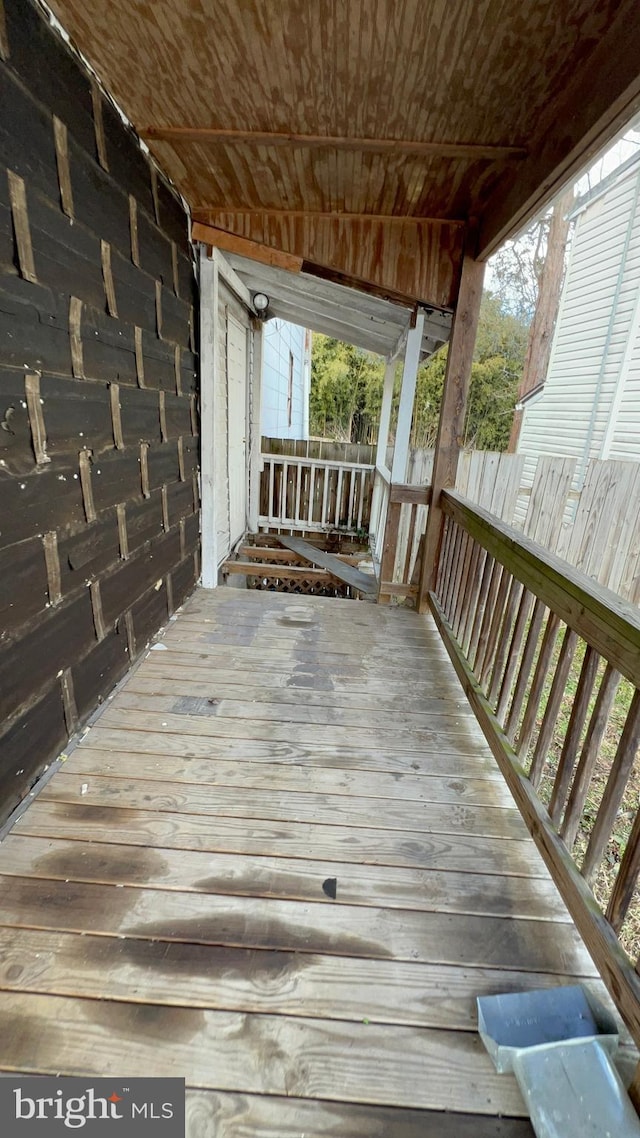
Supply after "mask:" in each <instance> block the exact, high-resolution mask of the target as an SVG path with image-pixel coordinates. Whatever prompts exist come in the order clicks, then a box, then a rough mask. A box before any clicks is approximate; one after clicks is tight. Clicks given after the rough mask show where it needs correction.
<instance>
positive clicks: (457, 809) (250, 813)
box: [42, 771, 522, 839]
mask: <svg viewBox="0 0 640 1138" xmlns="http://www.w3.org/2000/svg"><path fill="white" fill-rule="evenodd" d="M83 787H84V788H85V790H84V793H83V790H82V788H83ZM80 798H82V801H83V805H84V806H110V807H111V806H114V807H122V808H123V809H125V810H155V811H158V813H167V812H168V813H172V814H182V813H184V814H197V815H201V816H205V815H209V816H211V817H212V818H252V819H253V818H259V819H262V820H266V821H271V822H289V821H292V822H313V823H316V824H319V825H325V826H340V825H341V826H351V827H353V828H354V829H360V828H362V827H366V828H369V829H373V830H376V829H380V830H396V831H398V832H404V833H406V834H410V835H412V834H415V833H417V834H423V833H424V832H425V831H426V832H427V833H430V834H459V833H460V834H477V835H478V836H479V837H482V836H484V837H493V838H500V839H504V838H516V839H518V838H519V839H522V829H521V827H520V819H519V818H517V817H516V816H515V815H514V813H513V811H512V810H507V811H506V814H505V813H504V812H502V811H501V810H500V809H496V808H495V807H487V806H472V805H468V804H464V805H463V804H462V803H454V804H452V803H449V802H445V803H439V802H428V801H414V800H411V799H410V800H406V801H403V802H401V803H392V802H391V801H387V803H386V806H385V808H384V809H382V810H381V809H380V804H379V802H378V801H377V799H372V798H358V797H356V796H355V794H352V795H349V796H347V795H344V794H336V795H334V794H330V793H329V794H322V793H321V794H318V793H315V794H314V793H308V792H305V791H304V790H296V791H293V792H290V791H286V790H275V789H265V788H260V789H254V788H250V787H244V788H243V792H242V794H238V790H237V788H236V787H234V786H218V785H216V786H211V785H207V786H202V787H201V786H198V785H195V784H193V783H191V784H188V785H185V784H182V783H172V782H158V781H154V780H151V779H142V778H136V779H129V778H113V777H111V776H108V775H102V774H96V775H94V776H93V777H92V779H91V781H90V782H84V781H83V777H82V776H79V775H77V774H75V773H73V772H72V771H61V772H60V774H59V776H58V778H56V779H54V780H53V782H52V783H51V784H50V785H49V786H46V787H45V789H44V790H43V792H42V801H43V802H70V803H72V804H76V803H78V801H79V800H80Z"/></svg>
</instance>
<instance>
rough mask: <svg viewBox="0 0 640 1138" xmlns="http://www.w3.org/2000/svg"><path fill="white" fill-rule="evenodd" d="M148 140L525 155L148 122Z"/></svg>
mask: <svg viewBox="0 0 640 1138" xmlns="http://www.w3.org/2000/svg"><path fill="white" fill-rule="evenodd" d="M142 138H144V139H145V140H146V141H147V142H152V141H157V142H198V143H217V144H228V143H245V144H249V145H252V146H303V147H307V148H312V149H320V148H326V147H328V148H330V149H332V150H361V151H367V150H370V151H375V152H376V153H377V154H384V153H391V154H408V155H412V156H415V155H425V156H426V157H429V156H431V155H434V154H435V155H437V156H438V157H447V158H459V159H466V160H469V161H476V160H477V159H489V160H491V161H494V162H503V161H511V160H521V159H523V158H526V157H527V150H526V148H525V147H524V146H506V145H503V144H501V143H497V144H493V143H486V144H485V143H480V142H434V141H424V140H423V139H418V138H413V139H404V138H356V137H350V136H348V135H335V134H326V135H325V134H297V133H295V132H289V131H270V130H223V129H218V128H217V127H193V126H148V127H147V128H146V130H143V131H142Z"/></svg>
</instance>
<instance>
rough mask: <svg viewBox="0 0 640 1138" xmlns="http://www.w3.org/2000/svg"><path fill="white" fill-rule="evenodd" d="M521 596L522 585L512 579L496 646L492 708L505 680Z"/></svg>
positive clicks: (491, 685)
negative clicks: (514, 623)
mask: <svg viewBox="0 0 640 1138" xmlns="http://www.w3.org/2000/svg"><path fill="white" fill-rule="evenodd" d="M521 596H522V585H521V584H520V582H519V581H516V579H515V577H512V578H511V584H510V585H509V595H508V597H507V603H506V605H505V608H504V616H503V618H502V625H501V628H500V636H499V638H498V642H497V644H496V651H495V655H494V661H493V671H492V673H491V683H490V685H489V703H490V704H491V706H492V707H493V706H494V705H495V702H496V699H497V696H498V692H499V691H500V690H501V684H502V682H503V680H504V672H505V668H506V663H507V653H508V651H509V647H510V644H511V643H512V640H511V631H512V628H513V622H514V620H515V616H516V609H517V607H518V602H519V600H520V597H521Z"/></svg>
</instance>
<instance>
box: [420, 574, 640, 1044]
mask: <svg viewBox="0 0 640 1138" xmlns="http://www.w3.org/2000/svg"><path fill="white" fill-rule="evenodd" d="M430 602H431V608H432V612H433V614H434V616H435V619H436V622H437V624H438V627H439V628H440V629H441V631H442V637H443V640H444V643H445V647H446V648H447V651H448V653H449V656H450V658H451V661H452V663H453V665H454V667H455V669H456V672H457V673H458V676H459V678H460V682H461V683H462V685H463V687H464V689H465V691H466V693H467V698H468V699H469V702H470V703H471V706H472V707H473V708H474V710H475V711H476V714H477V716H478V722H479V723H480V726H481V727H482V730H483V731H484V734H485V737H486V739H487V742H488V743H489V746H490V747H491V750H492V751H493V754H494V755H495V758H496V761H497V762H498V765H499V767H500V769H501V770H502V772H503V774H504V776H505V779H506V781H507V784H508V786H509V788H510V790H511V793H512V794H513V796H514V799H515V801H516V804H517V806H518V808H519V810H520V812H521V814H522V817H523V818H524V820H525V822H526V824H527V827H528V829H529V831H530V833H531V835H532V837H533V839H534V841H535V843H536V845H537V847H538V849H539V851H540V853H541V854H542V857H543V858H544V860H545V862H546V864H547V866H548V867H549V870H550V872H551V874H552V876H553V878H554V880H555V882H556V884H557V886H558V888H559V889H560V892H561V894H562V896H563V898H564V900H565V902H566V904H567V907H568V909H569V912H570V913H571V915H572V916H573V919H574V920H575V922H576V926H577V927H578V929H579V930H580V932H581V934H582V937H583V939H584V942H585V944H586V946H587V948H588V950H589V952H590V953H591V956H592V957H593V960H594V962H595V963H596V965H597V967H598V969H599V970H600V974H601V976H602V978H603V980H604V982H605V984H606V985H607V987H608V989H609V991H610V992H611V995H612V997H613V998H614V1000H615V1001H616V1004H617V1006H618V1008H619V1010H620V1012H621V1014H624V1018H625V1022H626V1023H627V1025H628V1027H629V1029H630V1031H631V1033H632V1035H633V1037H634V1039H635V1041H636V1043H638V1042H639V1041H640V976H639V975H638V974H637V973H636V972H635V971H634V969H633V968H632V967H631V966H630V964H629V960H628V958H627V957H626V955H625V953H624V952H623V951H622V949H621V947H620V945H619V943H618V940H617V938H616V935H615V933H614V931H613V929H612V928H611V925H610V924H609V922H608V921H607V920H606V919H605V917H604V916H603V914H602V913H601V912H600V909H599V908H598V906H597V904H596V902H595V900H594V897H593V894H592V892H591V890H590V889H589V887H588V885H587V883H586V881H585V880H584V878H583V877H582V876H581V874H580V872H579V871H578V869H577V867H576V865H575V864H574V862H573V860H572V858H571V856H570V855H569V853H568V852H567V849H566V847H565V845H564V842H563V841H562V839H561V838H560V837H559V836H558V834H557V833H556V831H555V829H554V828H553V826H552V825H551V823H550V820H549V816H548V814H547V812H546V810H545V808H544V806H543V805H542V803H541V802H540V800H539V799H538V797H537V795H536V792H535V790H534V789H533V787H532V785H531V783H530V781H529V779H528V778H527V777H526V775H525V774H524V772H523V770H522V767H521V764H520V763H519V761H518V757H517V755H516V754H515V752H514V750H513V748H512V747H511V745H510V743H509V740H508V739H507V737H506V735H505V734H504V732H503V730H502V728H501V727H500V724H499V723H498V720H497V719H496V717H495V715H494V714H493V711H492V709H491V707H490V705H489V703H488V701H487V699H486V697H485V696H484V694H483V693H482V691H481V689H480V687H479V685H478V683H477V680H476V679H475V676H474V675H473V673H472V671H471V669H470V667H469V665H468V663H467V661H466V659H465V657H464V656H463V655H462V652H461V651H460V648H459V646H458V644H457V643H456V641H455V639H454V638H453V636H452V634H451V630H450V629H449V626H448V624H447V621H446V618H445V616H444V613H443V612H442V610H441V609H440V606H439V604H438V600H437V598H436V597H435V595H433V594H432V596H431V598H430ZM638 709H640V700H639V701H638V703H637V704H636V710H638ZM637 720H638V717H637V716H634V719H633V720H631V717H630V720H629V721H630V723H632V724H633V727H634V728H637V726H638V721H637ZM630 741H631V727H630V730H629V735H628V739H627V743H629V742H630ZM625 751H626V748H625Z"/></svg>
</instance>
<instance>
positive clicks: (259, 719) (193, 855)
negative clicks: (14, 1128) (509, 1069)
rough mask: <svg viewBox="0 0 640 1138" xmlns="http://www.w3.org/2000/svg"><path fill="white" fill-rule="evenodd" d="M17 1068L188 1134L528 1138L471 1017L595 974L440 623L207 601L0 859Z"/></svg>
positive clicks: (9, 1031) (348, 607) (2, 980)
mask: <svg viewBox="0 0 640 1138" xmlns="http://www.w3.org/2000/svg"><path fill="white" fill-rule="evenodd" d="M0 888H1V890H2V898H1V913H2V916H1V918H0V1070H4V1071H10V1070H14V1071H21V1072H49V1073H63V1074H87V1073H92V1074H96V1075H107V1074H114V1075H116V1074H117V1075H118V1076H123V1075H125V1074H128V1075H142V1074H147V1075H151V1074H155V1075H178V1076H183V1075H184V1076H185V1077H186V1079H187V1085H188V1086H189V1087H190V1088H192V1089H191V1091H190V1093H189V1097H188V1120H189V1125H188V1134H189V1135H190V1138H212V1136H214V1138H294V1136H296V1138H299V1136H300V1135H305V1136H306V1138H319V1136H322V1138H365V1136H366V1138H383V1136H385V1138H387V1136H389V1138H436V1136H437V1138H471V1136H473V1138H489V1136H491V1138H495V1136H502V1138H528V1136H529V1135H531V1134H532V1131H531V1129H530V1127H529V1123H528V1122H527V1121H526V1120H525V1119H524V1117H523V1115H524V1109H523V1104H522V1101H521V1099H520V1096H519V1092H518V1090H517V1087H516V1084H515V1082H514V1080H513V1079H512V1078H511V1076H507V1075H501V1076H498V1075H496V1074H495V1072H494V1071H493V1068H492V1066H491V1063H490V1062H489V1059H488V1058H487V1056H486V1054H485V1053H484V1050H483V1047H482V1045H481V1043H480V1041H479V1039H478V1037H477V1035H476V1021H475V1006H474V997H475V996H476V995H477V994H481V993H490V992H500V991H508V990H517V989H522V988H530V987H541V986H546V985H552V984H557V983H564V982H570V981H571V980H572V978H574V977H580V978H584V977H589V976H593V975H594V969H593V966H592V964H591V961H590V959H589V957H588V955H587V954H586V952H585V950H584V948H583V947H582V944H581V942H580V940H579V938H578V936H577V934H576V932H575V930H574V928H573V925H572V924H571V922H570V920H569V918H568V916H567V913H566V911H565V910H564V908H563V905H562V903H561V902H560V900H559V898H558V896H557V894H556V891H555V889H554V887H553V885H552V883H551V881H550V879H549V877H548V875H547V873H546V870H545V868H544V866H543V864H542V862H541V860H540V858H539V856H538V854H537V852H536V850H535V847H534V845H533V843H532V842H531V841H530V839H529V838H528V836H527V834H526V832H525V829H524V826H523V824H522V822H521V820H520V817H519V815H518V813H517V811H516V809H515V807H514V806H513V804H512V801H511V798H510V796H509V794H508V792H507V790H506V789H505V787H504V785H503V783H502V779H501V776H500V775H499V773H498V771H497V768H496V767H495V765H494V763H493V759H492V758H491V756H490V754H489V751H488V748H487V747H486V745H485V743H484V741H483V739H482V736H481V734H480V732H479V729H478V728H477V727H476V725H475V721H474V720H473V718H472V716H471V714H470V711H469V709H468V707H467V704H466V702H465V700H464V698H463V696H462V694H461V691H460V689H459V687H458V684H457V681H456V678H455V676H454V674H453V671H452V669H451V666H450V664H449V662H448V659H447V657H446V653H445V651H444V649H443V647H442V645H441V644H440V642H439V639H438V635H437V632H436V631H435V629H434V627H433V624H432V623H431V621H430V619H428V618H423V617H419V616H417V615H415V614H412V613H409V612H406V611H404V610H398V609H387V608H381V607H375V606H372V605H367V604H364V603H357V602H354V601H336V600H320V599H316V598H312V597H301V598H299V599H298V598H295V597H292V596H284V595H278V594H270V593H259V592H252V591H250V592H246V591H241V590H237V589H219V590H216V591H215V592H213V593H207V592H204V591H200V592H198V593H196V594H195V595H194V596H193V597H192V598H191V600H190V601H189V602H188V604H187V605H186V606H185V608H184V610H183V612H182V613H181V614H180V615H179V617H178V618H177V619H176V620H174V621H172V622H171V623H170V624H169V626H168V629H167V631H166V633H165V635H164V636H163V638H162V639H161V640H160V641H159V643H158V646H157V648H156V649H155V650H153V651H151V652H150V653H149V655H148V656H147V658H146V659H145V660H144V662H143V663H142V664H141V666H139V667H138V668H137V669H136V670H135V671H134V673H133V674H132V675H131V676H130V678H129V679H128V681H127V683H126V685H125V686H124V688H123V689H122V690H121V691H120V693H119V694H118V695H117V696H116V697H115V698H114V699H113V701H111V702H110V703H109V704H108V705H107V707H106V709H105V711H104V713H103V715H102V716H101V718H100V719H99V721H98V722H97V724H96V725H95V726H94V727H93V728H92V729H91V730H90V732H89V733H88V734H87V736H86V737H85V739H84V740H83V742H82V744H81V745H80V746H79V747H78V748H77V749H76V750H75V751H74V752H73V753H72V755H71V756H70V758H69V760H68V762H67V763H66V764H65V765H64V766H63V768H62V769H61V770H60V771H59V772H58V773H57V774H55V775H54V777H53V778H52V780H51V781H50V782H49V784H48V785H47V786H46V787H45V789H44V790H43V791H42V793H41V794H40V796H39V797H38V798H37V799H35V800H34V802H33V803H32V805H31V806H30V807H29V809H28V810H27V811H26V813H25V814H24V815H23V817H22V818H21V819H20V820H19V822H18V823H17V825H16V826H15V827H14V829H13V831H12V832H11V833H10V835H9V836H8V837H7V838H6V840H5V841H4V843H3V844H2V845H1V846H0Z"/></svg>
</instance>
